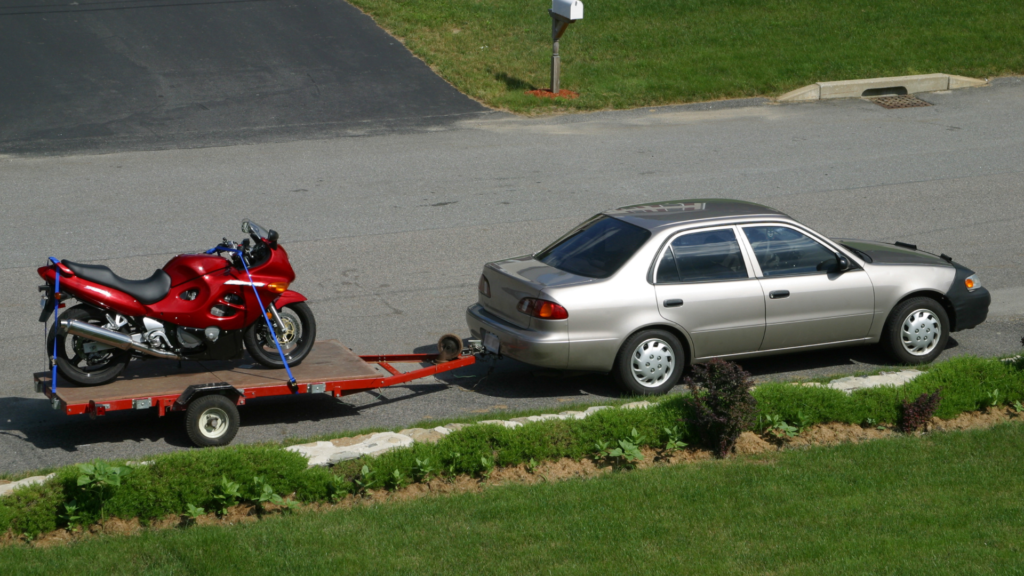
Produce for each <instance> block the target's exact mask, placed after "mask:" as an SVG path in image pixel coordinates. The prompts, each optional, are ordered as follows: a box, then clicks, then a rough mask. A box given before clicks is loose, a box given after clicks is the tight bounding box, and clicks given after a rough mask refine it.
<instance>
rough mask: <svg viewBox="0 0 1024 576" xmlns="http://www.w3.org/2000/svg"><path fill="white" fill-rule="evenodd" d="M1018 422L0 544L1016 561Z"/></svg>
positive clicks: (924, 568)
mask: <svg viewBox="0 0 1024 576" xmlns="http://www.w3.org/2000/svg"><path fill="white" fill-rule="evenodd" d="M1021 450H1024V426H1021V425H1019V424H1012V425H1003V426H999V427H996V428H992V429H989V430H984V431H972V432H965V433H948V434H941V435H933V436H927V437H920V438H919V437H912V436H910V437H898V438H895V439H889V440H879V441H876V442H871V443H866V444H860V445H843V446H838V447H833V448H813V449H808V450H799V451H789V452H783V453H773V454H770V455H762V456H760V457H753V458H743V459H735V460H728V461H711V462H707V463H703V464H696V465H687V466H671V467H664V468H654V469H649V470H644V471H635V472H627V473H616V474H609V475H605V476H603V477H601V478H597V479H592V480H587V481H567V482H560V483H553V484H541V485H535V486H507V487H500V488H493V489H489V490H485V491H484V492H482V493H480V494H465V495H459V496H452V497H446V498H429V499H422V500H418V501H414V502H408V503H395V504H389V505H385V506H374V507H359V508H355V509H351V510H337V511H332V512H327V513H305V514H299V515H294V516H290V517H281V518H272V519H268V520H266V521H263V522H259V523H256V524H249V525H241V526H234V527H199V528H189V529H185V530H166V531H159V532H149V533H145V534H143V535H141V536H137V537H101V538H96V539H92V540H88V541H85V542H83V543H81V544H79V545H76V546H74V547H59V548H51V549H29V548H26V547H8V548H6V549H2V550H0V565H3V566H6V567H11V568H14V569H15V570H16V572H17V573H18V574H26V575H28V574H55V573H75V574H83V575H85V574H104V575H107V574H189V573H192V574H196V573H199V574H207V573H209V574H212V573H217V574H246V575H247V576H256V575H261V574H275V575H276V574H282V573H301V574H309V575H317V574H332V575H333V574H337V573H338V572H339V570H340V571H342V572H345V573H358V574H467V573H472V574H538V573H545V574H581V573H587V574H597V573H601V574H608V573H629V574H633V573H642V574H764V573H772V574H786V575H800V574H808V575H815V576H816V575H818V574H822V573H858V574H860V573H871V574H929V575H942V574H957V575H961V574H1019V573H1021V564H1020V554H1021V552H1022V545H1021V542H1024V528H1022V525H1021V523H1020V517H1021V514H1022V513H1024V504H1022V503H1024V481H1022V480H1021V479H1022V477H1024V476H1022V473H1024V462H1022V461H1021V460H1020V458H1019V454H1020V453H1021Z"/></svg>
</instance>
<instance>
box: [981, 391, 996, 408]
mask: <svg viewBox="0 0 1024 576" xmlns="http://www.w3.org/2000/svg"><path fill="white" fill-rule="evenodd" d="M998 405H999V389H998V388H996V389H995V390H992V391H991V392H986V393H985V400H984V401H983V402H982V403H981V406H979V408H992V407H995V406H998Z"/></svg>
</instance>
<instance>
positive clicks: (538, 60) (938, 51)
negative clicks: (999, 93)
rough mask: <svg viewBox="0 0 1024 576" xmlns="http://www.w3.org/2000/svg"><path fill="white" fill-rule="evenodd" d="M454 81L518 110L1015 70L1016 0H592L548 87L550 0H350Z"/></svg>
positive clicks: (1021, 7) (1018, 47)
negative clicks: (543, 94)
mask: <svg viewBox="0 0 1024 576" xmlns="http://www.w3.org/2000/svg"><path fill="white" fill-rule="evenodd" d="M352 3H353V4H355V5H356V6H358V7H359V8H361V9H362V10H364V11H365V12H367V13H368V14H370V15H371V16H372V17H373V18H374V19H375V20H376V21H377V23H378V24H380V25H381V26H382V27H384V28H385V29H386V30H388V31H390V32H391V33H393V34H394V35H395V36H397V37H398V38H400V39H402V40H403V41H404V42H405V44H406V46H408V47H409V48H410V49H411V50H412V52H413V53H414V54H416V55H417V56H419V57H420V58H422V59H423V60H425V61H426V62H427V63H428V64H429V65H430V66H431V67H433V68H434V69H435V70H436V71H437V72H438V73H439V74H440V75H441V76H442V77H444V78H445V79H446V80H448V81H449V82H451V83H452V84H453V85H454V86H455V87H456V88H458V89H459V90H461V91H463V92H464V93H466V94H468V95H469V96H471V97H473V98H476V99H478V100H480V101H482V102H484V103H486V104H488V105H490V106H494V107H498V108H505V109H508V110H512V111H515V112H534V111H544V110H546V109H548V110H549V109H553V108H556V107H557V108H567V109H572V110H595V109H603V108H631V107H638V106H650V105H661V104H674V103H682V102H693V101H701V100H714V99H720V98H735V97H747V96H758V95H777V94H781V93H783V92H786V91H788V90H792V89H794V88H798V87H800V86H804V85H807V84H812V83H814V82H818V81H824V80H849V79H854V78H870V77H877V76H896V75H904V74H923V73H932V72H946V73H950V74H960V75H965V76H972V77H987V76H993V75H1000V74H1020V73H1022V72H1024V34H1022V33H1021V30H1022V28H1024V3H1021V2H1020V0H988V1H986V2H974V1H968V0H889V1H887V2H878V1H877V0H838V1H835V2H823V1H821V0H629V1H626V0H589V1H587V2H585V4H586V11H585V17H584V19H583V20H582V21H580V22H578V23H576V24H573V25H572V26H570V27H569V30H568V31H567V32H566V33H565V35H564V36H563V37H562V41H561V57H562V88H563V89H569V90H574V91H576V92H579V93H580V98H579V99H577V100H567V101H563V100H564V99H563V100H560V101H559V102H557V103H555V102H551V101H548V100H542V99H537V98H534V97H532V96H527V95H526V94H524V91H526V90H529V89H533V88H548V74H549V69H550V58H551V37H550V30H551V24H550V22H551V20H550V17H549V16H548V15H547V9H548V8H550V6H551V3H550V1H549V0H446V1H444V2H415V1H411V0H352Z"/></svg>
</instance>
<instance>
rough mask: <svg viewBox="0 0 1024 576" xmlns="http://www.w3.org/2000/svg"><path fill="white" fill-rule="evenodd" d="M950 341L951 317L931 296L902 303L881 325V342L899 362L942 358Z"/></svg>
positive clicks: (925, 361)
mask: <svg viewBox="0 0 1024 576" xmlns="http://www.w3.org/2000/svg"><path fill="white" fill-rule="evenodd" d="M947 340H949V316H948V315H947V314H946V310H945V309H944V308H943V307H942V304H939V303H938V302H936V301H935V300H932V299H931V298H924V297H917V298H911V299H909V300H906V301H903V302H900V303H899V304H897V305H896V307H895V308H893V310H892V312H891V313H890V314H889V319H888V320H886V321H885V327H884V328H882V345H883V346H884V347H885V348H886V351H887V352H888V353H889V355H890V356H892V357H893V358H894V359H896V361H898V362H901V363H903V364H926V363H928V362H931V361H932V360H935V359H936V358H938V357H939V354H941V353H942V351H943V350H944V349H945V348H946V341H947Z"/></svg>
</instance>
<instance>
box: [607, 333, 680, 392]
mask: <svg viewBox="0 0 1024 576" xmlns="http://www.w3.org/2000/svg"><path fill="white" fill-rule="evenodd" d="M685 367H686V353H685V351H684V349H683V344H682V342H680V341H679V338H678V337H676V335H675V334H672V333H671V332H669V331H667V330H656V329H654V330H641V331H640V332H637V333H636V334H634V335H632V336H630V337H629V338H628V339H627V340H626V342H625V343H624V344H623V345H622V348H620V349H619V354H618V356H617V357H616V358H615V367H614V368H613V369H612V373H613V375H614V376H615V380H616V382H617V383H618V384H619V386H620V387H622V389H623V390H625V391H626V392H629V393H632V394H637V395H640V396H657V395H660V394H664V393H666V392H668V391H669V390H671V389H672V388H674V387H675V385H676V384H677V383H678V382H679V378H680V377H681V376H682V374H683V369H684V368H685Z"/></svg>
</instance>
